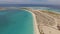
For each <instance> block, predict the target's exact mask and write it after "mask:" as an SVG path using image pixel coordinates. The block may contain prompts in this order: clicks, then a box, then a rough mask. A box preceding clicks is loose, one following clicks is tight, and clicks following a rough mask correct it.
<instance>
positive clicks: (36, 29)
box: [26, 10, 40, 34]
mask: <svg viewBox="0 0 60 34" xmlns="http://www.w3.org/2000/svg"><path fill="white" fill-rule="evenodd" d="M26 11H28V12H30V13H31V14H32V16H33V27H34V34H40V32H39V30H38V26H37V25H38V24H37V20H36V16H35V14H34V13H33V12H31V11H29V10H26Z"/></svg>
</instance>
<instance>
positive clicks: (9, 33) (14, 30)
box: [0, 10, 34, 34]
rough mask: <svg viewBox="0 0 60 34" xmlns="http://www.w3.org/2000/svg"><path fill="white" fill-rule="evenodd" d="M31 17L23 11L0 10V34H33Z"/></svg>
mask: <svg viewBox="0 0 60 34" xmlns="http://www.w3.org/2000/svg"><path fill="white" fill-rule="evenodd" d="M33 33H34V30H33V16H32V14H31V13H29V12H27V11H25V10H0V34H33Z"/></svg>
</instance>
